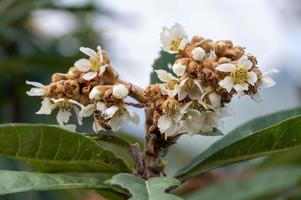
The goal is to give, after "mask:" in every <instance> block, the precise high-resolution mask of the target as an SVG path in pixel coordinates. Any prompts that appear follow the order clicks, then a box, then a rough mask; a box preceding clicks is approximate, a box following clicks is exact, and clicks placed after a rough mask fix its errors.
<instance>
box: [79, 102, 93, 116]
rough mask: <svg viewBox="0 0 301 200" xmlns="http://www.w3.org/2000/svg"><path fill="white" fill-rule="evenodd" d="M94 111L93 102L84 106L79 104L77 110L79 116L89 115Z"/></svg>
mask: <svg viewBox="0 0 301 200" xmlns="http://www.w3.org/2000/svg"><path fill="white" fill-rule="evenodd" d="M94 111H95V105H94V104H88V105H86V106H81V110H80V112H79V116H80V117H90V116H91V115H92V114H93V113H94Z"/></svg>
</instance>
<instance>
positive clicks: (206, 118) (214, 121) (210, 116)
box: [200, 111, 220, 133]
mask: <svg viewBox="0 0 301 200" xmlns="http://www.w3.org/2000/svg"><path fill="white" fill-rule="evenodd" d="M200 121H201V122H200V124H201V125H202V126H201V128H200V130H201V131H202V132H204V133H210V132H213V131H214V128H218V127H219V125H220V121H219V116H218V115H217V114H216V113H215V112H214V111H203V112H201V117H200Z"/></svg>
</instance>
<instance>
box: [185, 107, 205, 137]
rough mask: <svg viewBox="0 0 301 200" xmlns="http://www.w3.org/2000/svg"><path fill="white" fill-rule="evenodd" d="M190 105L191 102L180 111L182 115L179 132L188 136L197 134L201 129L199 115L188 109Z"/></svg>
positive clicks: (195, 111) (197, 112) (198, 112)
mask: <svg viewBox="0 0 301 200" xmlns="http://www.w3.org/2000/svg"><path fill="white" fill-rule="evenodd" d="M191 103H192V101H191V102H188V103H186V105H184V106H183V107H182V108H181V110H180V112H181V113H182V119H181V120H182V121H181V131H183V132H187V133H188V134H189V135H192V134H195V133H199V132H200V129H201V127H202V120H201V119H202V118H201V113H200V111H198V110H195V109H191V108H189V106H190V105H191Z"/></svg>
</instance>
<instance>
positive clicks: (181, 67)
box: [172, 63, 187, 76]
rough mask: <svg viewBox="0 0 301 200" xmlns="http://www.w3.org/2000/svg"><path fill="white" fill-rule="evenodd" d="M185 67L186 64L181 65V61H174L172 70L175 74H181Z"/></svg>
mask: <svg viewBox="0 0 301 200" xmlns="http://www.w3.org/2000/svg"><path fill="white" fill-rule="evenodd" d="M186 67H187V66H186V65H183V64H182V63H175V64H174V65H173V66H172V70H173V72H174V73H175V74H176V75H177V76H182V75H183V74H184V73H185V71H186Z"/></svg>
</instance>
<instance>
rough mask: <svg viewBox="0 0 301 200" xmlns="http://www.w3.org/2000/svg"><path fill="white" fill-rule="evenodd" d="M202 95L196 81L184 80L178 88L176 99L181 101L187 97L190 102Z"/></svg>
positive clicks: (199, 85)
mask: <svg viewBox="0 0 301 200" xmlns="http://www.w3.org/2000/svg"><path fill="white" fill-rule="evenodd" d="M202 93H203V89H202V86H201V84H200V82H199V81H198V80H197V79H192V78H186V79H184V80H182V81H181V83H180V85H179V87H178V99H179V101H182V100H183V99H185V98H186V97H187V96H188V97H189V98H190V99H191V100H198V99H200V98H201V96H202Z"/></svg>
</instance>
